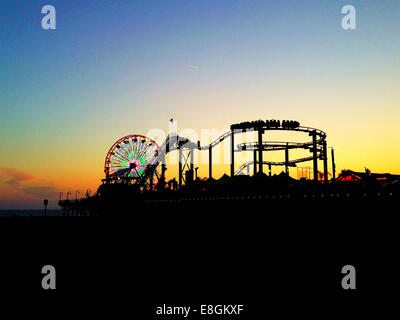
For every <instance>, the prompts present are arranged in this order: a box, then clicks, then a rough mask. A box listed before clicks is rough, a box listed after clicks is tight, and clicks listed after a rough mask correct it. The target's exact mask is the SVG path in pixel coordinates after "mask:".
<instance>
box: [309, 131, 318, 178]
mask: <svg viewBox="0 0 400 320" xmlns="http://www.w3.org/2000/svg"><path fill="white" fill-rule="evenodd" d="M310 135H311V136H312V142H313V150H312V152H313V172H314V181H315V182H318V150H317V133H316V131H313V132H311V133H310Z"/></svg>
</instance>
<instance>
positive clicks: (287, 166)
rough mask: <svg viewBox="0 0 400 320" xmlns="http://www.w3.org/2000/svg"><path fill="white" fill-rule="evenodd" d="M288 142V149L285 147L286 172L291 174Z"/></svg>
mask: <svg viewBox="0 0 400 320" xmlns="http://www.w3.org/2000/svg"><path fill="white" fill-rule="evenodd" d="M288 145H289V144H288V143H287V144H286V149H285V172H286V174H287V175H289V149H288Z"/></svg>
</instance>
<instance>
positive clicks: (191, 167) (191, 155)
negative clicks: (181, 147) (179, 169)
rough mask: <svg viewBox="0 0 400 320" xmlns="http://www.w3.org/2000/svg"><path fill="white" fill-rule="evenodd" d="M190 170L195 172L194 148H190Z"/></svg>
mask: <svg viewBox="0 0 400 320" xmlns="http://www.w3.org/2000/svg"><path fill="white" fill-rule="evenodd" d="M190 170H192V172H194V149H193V148H190Z"/></svg>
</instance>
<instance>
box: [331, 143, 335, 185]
mask: <svg viewBox="0 0 400 320" xmlns="http://www.w3.org/2000/svg"><path fill="white" fill-rule="evenodd" d="M331 155H332V178H333V180H335V179H336V165H335V148H334V147H332V149H331Z"/></svg>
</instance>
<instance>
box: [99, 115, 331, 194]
mask: <svg viewBox="0 0 400 320" xmlns="http://www.w3.org/2000/svg"><path fill="white" fill-rule="evenodd" d="M268 131H291V132H300V133H304V134H307V135H308V136H310V137H311V139H310V141H307V142H288V141H266V140H263V135H264V134H265V133H266V132H268ZM247 132H256V133H257V139H256V141H251V142H244V143H240V144H237V145H235V135H237V134H242V133H247ZM326 137H327V135H326V133H325V132H324V131H322V130H320V129H316V128H311V127H306V126H301V125H300V123H299V122H297V121H289V120H283V121H282V122H281V121H280V120H266V121H264V120H256V121H251V122H248V121H247V122H241V123H237V124H232V125H231V126H230V130H229V131H227V132H225V133H224V134H222V135H221V136H219V137H218V138H217V139H215V140H214V141H213V142H211V143H210V144H207V145H203V146H202V145H201V144H200V141H197V143H195V142H193V141H190V140H189V139H187V138H185V137H180V136H179V135H178V134H177V133H170V134H169V135H168V136H167V137H166V139H165V140H164V142H163V143H162V144H161V145H160V146H159V145H158V144H157V143H156V142H155V141H153V140H152V139H149V138H147V137H145V136H141V135H129V136H125V137H123V138H121V139H119V140H117V141H116V142H115V143H114V144H113V145H112V147H111V148H110V150H109V151H108V153H107V156H106V160H105V165H104V172H105V175H106V177H105V179H103V180H102V181H103V183H130V184H137V185H139V186H140V187H141V188H142V189H145V190H149V191H152V190H157V189H160V187H161V188H162V187H163V186H164V185H165V171H166V160H165V159H166V155H167V154H168V153H170V152H173V151H178V157H179V187H182V185H184V184H189V183H190V182H191V181H193V176H194V174H193V172H194V161H193V160H194V152H195V150H197V151H199V152H201V151H206V152H207V151H208V159H209V164H208V166H209V178H212V168H213V162H212V152H213V148H215V147H216V146H217V145H219V144H220V143H222V142H223V141H224V140H225V139H227V138H228V139H230V175H231V177H233V176H235V175H241V174H243V173H244V171H245V170H247V172H248V173H249V172H250V168H253V172H254V174H256V173H262V172H263V167H264V165H265V166H268V168H269V174H271V167H272V166H285V171H286V173H287V174H288V172H289V171H288V170H289V167H296V166H297V164H298V163H301V162H306V161H313V178H314V181H318V160H322V161H323V167H324V169H323V175H324V176H323V178H324V181H328V163H327V142H326ZM294 149H304V150H308V151H309V152H311V155H310V156H308V157H302V158H296V159H290V158H289V151H290V150H294ZM276 150H284V151H285V159H284V160H283V161H279V162H274V161H264V160H263V157H264V152H267V151H276ZM245 151H251V152H253V160H252V161H249V162H246V163H244V164H242V165H241V166H240V167H239V168H238V169H236V170H235V153H236V152H245Z"/></svg>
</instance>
